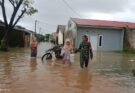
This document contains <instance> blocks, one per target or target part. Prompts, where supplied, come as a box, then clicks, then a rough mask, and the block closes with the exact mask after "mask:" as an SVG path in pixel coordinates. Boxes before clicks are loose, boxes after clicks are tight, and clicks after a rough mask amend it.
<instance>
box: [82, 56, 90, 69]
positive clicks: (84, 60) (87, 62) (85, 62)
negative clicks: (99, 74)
mask: <svg viewBox="0 0 135 93" xmlns="http://www.w3.org/2000/svg"><path fill="white" fill-rule="evenodd" d="M84 64H85V67H86V68H87V67H88V64H89V58H88V59H83V58H82V57H81V56H80V66H81V68H83V66H84Z"/></svg>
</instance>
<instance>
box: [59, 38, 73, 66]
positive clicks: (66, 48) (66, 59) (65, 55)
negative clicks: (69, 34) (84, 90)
mask: <svg viewBox="0 0 135 93" xmlns="http://www.w3.org/2000/svg"><path fill="white" fill-rule="evenodd" d="M71 50H72V46H71V42H70V40H66V42H65V45H64V47H63V48H62V51H61V56H63V62H64V64H68V65H71V61H70V54H71Z"/></svg>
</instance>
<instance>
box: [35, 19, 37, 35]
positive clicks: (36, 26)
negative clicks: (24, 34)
mask: <svg viewBox="0 0 135 93" xmlns="http://www.w3.org/2000/svg"><path fill="white" fill-rule="evenodd" d="M36 30H37V20H35V34H36V33H37V31H36Z"/></svg>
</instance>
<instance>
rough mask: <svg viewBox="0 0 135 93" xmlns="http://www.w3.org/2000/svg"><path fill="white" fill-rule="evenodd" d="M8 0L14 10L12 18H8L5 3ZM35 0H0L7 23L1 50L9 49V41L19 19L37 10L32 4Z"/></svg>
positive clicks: (5, 22)
mask: <svg viewBox="0 0 135 93" xmlns="http://www.w3.org/2000/svg"><path fill="white" fill-rule="evenodd" d="M6 1H8V2H9V3H10V4H11V5H12V7H13V11H12V14H11V18H10V19H9V20H8V19H7V14H6V7H5V3H6ZM33 3H34V1H33V0H0V6H1V10H2V14H3V20H4V24H5V30H4V36H3V38H2V40H1V50H4V51H7V50H8V42H9V36H10V33H11V32H12V31H13V29H14V27H15V26H16V24H17V23H18V21H19V20H20V19H21V18H22V17H23V16H24V15H25V14H27V15H32V14H34V13H36V12H37V10H36V9H35V8H34V7H33V6H32V4H33Z"/></svg>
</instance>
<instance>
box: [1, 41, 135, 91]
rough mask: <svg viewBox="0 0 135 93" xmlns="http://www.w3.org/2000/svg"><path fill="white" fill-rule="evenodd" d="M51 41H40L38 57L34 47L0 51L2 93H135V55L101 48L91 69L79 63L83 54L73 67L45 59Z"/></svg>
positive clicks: (77, 55)
mask: <svg viewBox="0 0 135 93" xmlns="http://www.w3.org/2000/svg"><path fill="white" fill-rule="evenodd" d="M50 47H52V45H51V44H49V43H40V44H39V45H38V56H37V59H31V57H30V49H28V48H26V49H23V48H22V49H20V48H16V49H11V50H10V51H9V52H0V93H135V77H134V76H133V73H132V70H133V69H135V61H134V60H135V56H134V55H132V54H122V53H112V52H104V53H103V52H98V53H94V59H93V61H92V62H91V63H90V64H89V68H88V69H81V68H80V66H79V54H76V56H75V61H74V63H72V65H71V66H70V67H65V66H63V64H62V61H61V60H56V61H55V64H54V65H52V61H51V60H49V61H47V62H42V61H41V56H42V55H43V54H44V52H45V50H47V49H49V48H50Z"/></svg>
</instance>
